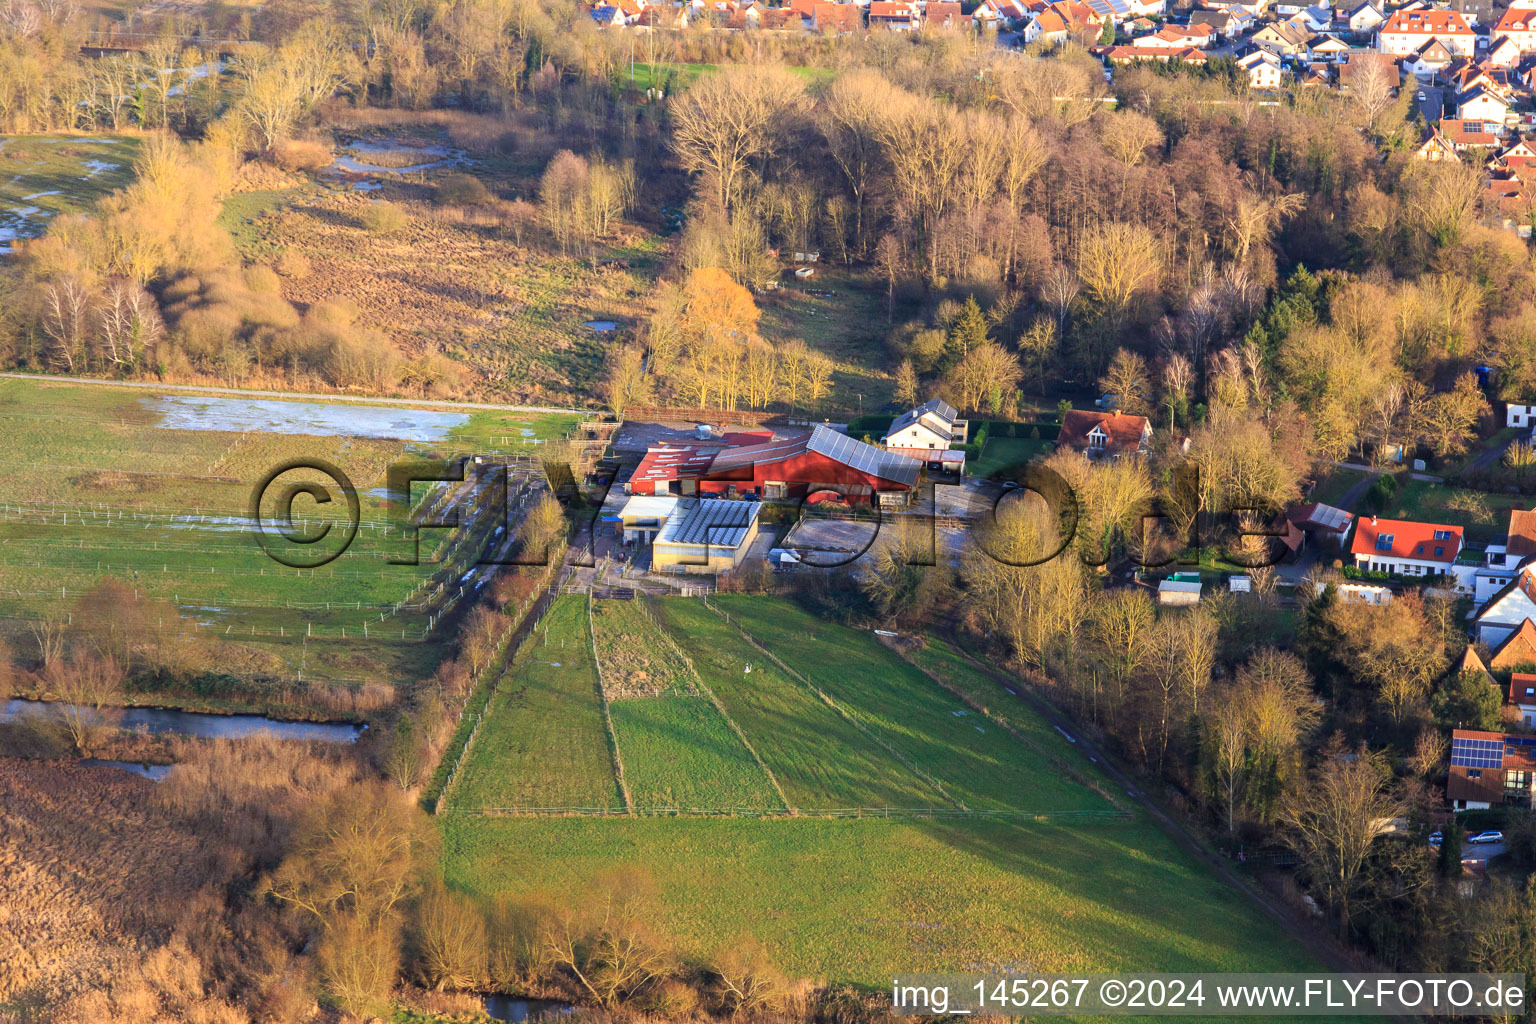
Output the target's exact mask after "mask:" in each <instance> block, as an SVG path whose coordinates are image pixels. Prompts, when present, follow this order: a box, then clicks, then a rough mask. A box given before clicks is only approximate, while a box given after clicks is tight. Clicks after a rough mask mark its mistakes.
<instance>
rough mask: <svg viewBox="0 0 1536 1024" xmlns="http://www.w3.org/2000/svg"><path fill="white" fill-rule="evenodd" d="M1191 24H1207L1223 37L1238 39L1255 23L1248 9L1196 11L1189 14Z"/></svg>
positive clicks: (1217, 34)
mask: <svg viewBox="0 0 1536 1024" xmlns="http://www.w3.org/2000/svg"><path fill="white" fill-rule="evenodd" d="M1189 23H1190V25H1205V26H1207V27H1209V28H1210V29H1211V31H1212V32H1214V33H1215V35H1216V36H1217V37H1219V38H1221V39H1226V40H1229V41H1230V40H1232V39H1236V38H1237V37H1238V36H1239V35H1242V33H1243V32H1245V31H1247V30H1248V28H1249V27H1250V26H1251V25H1252V24H1253V18H1252V17H1251V16H1250V15H1249V14H1248V12H1247V11H1242V10H1236V11H1234V10H1225V11H1195V12H1193V13H1191V14H1190V16H1189Z"/></svg>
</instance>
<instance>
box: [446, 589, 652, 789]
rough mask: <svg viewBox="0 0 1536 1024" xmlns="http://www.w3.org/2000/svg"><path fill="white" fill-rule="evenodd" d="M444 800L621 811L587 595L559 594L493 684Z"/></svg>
mask: <svg viewBox="0 0 1536 1024" xmlns="http://www.w3.org/2000/svg"><path fill="white" fill-rule="evenodd" d="M449 801H450V806H451V807H452V808H453V809H454V810H455V811H472V810H473V811H480V810H487V809H492V808H521V809H533V808H589V809H592V808H596V809H619V808H621V807H622V806H623V801H622V800H621V798H620V794H619V790H618V785H617V783H616V781H615V779H614V774H613V761H612V755H611V753H610V750H609V745H608V737H607V729H606V727H605V726H604V724H603V711H602V696H601V694H600V693H599V692H598V682H597V669H596V666H595V665H594V664H593V662H592V648H591V641H590V640H589V638H588V633H587V603H586V599H585V598H582V597H576V596H573V595H565V596H563V597H560V598H557V599H556V600H555V602H554V603H553V604H552V605H551V606H550V608H549V611H548V612H546V613H545V615H544V619H543V621H542V622H541V623H540V624H539V628H538V629H537V630H535V631H534V633H533V635H532V636H531V637H530V639H529V641H528V642H527V643H526V644H525V645H524V647H523V649H522V651H521V652H520V653H519V655H518V657H517V658H516V660H515V661H514V662H513V664H512V665H511V666H509V667H508V669H507V671H506V673H505V674H504V675H503V676H502V678H501V679H500V680H499V681H498V682H497V684H496V691H495V693H494V694H492V696H491V701H490V704H489V705H487V707H486V710H485V721H484V723H483V724H482V725H481V727H480V730H479V732H478V733H477V734H476V736H475V741H474V745H473V747H472V748H471V752H470V754H469V755H468V756H466V757H465V759H464V765H463V767H462V768H461V769H460V771H459V774H458V776H457V777H456V778H455V779H454V783H453V788H452V789H451V790H450V791H449Z"/></svg>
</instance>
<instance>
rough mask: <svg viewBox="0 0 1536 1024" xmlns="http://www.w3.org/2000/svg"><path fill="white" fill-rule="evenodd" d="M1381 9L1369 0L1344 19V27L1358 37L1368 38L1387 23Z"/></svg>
mask: <svg viewBox="0 0 1536 1024" xmlns="http://www.w3.org/2000/svg"><path fill="white" fill-rule="evenodd" d="M1386 20H1387V16H1386V15H1385V14H1383V13H1381V8H1380V7H1378V6H1376V5H1375V4H1374V3H1371V2H1369V0H1367V2H1366V3H1363V4H1361V5H1360V6H1358V7H1356V8H1354V9H1353V10H1351V11H1350V12H1349V13H1348V14H1347V15H1345V17H1344V25H1345V27H1347V28H1348V29H1349V30H1350V31H1351V32H1353V33H1354V34H1355V35H1357V36H1368V35H1370V34H1371V33H1373V32H1375V31H1376V30H1377V29H1379V28H1381V26H1382V25H1384V24H1385V23H1386Z"/></svg>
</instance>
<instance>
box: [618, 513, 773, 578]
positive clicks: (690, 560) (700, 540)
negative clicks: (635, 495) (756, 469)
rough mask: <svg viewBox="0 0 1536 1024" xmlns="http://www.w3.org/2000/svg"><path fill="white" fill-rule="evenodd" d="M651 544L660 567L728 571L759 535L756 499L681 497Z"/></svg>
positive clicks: (653, 554) (665, 568) (652, 552)
mask: <svg viewBox="0 0 1536 1024" xmlns="http://www.w3.org/2000/svg"><path fill="white" fill-rule="evenodd" d="M631 500H633V499H631ZM675 500H676V503H677V504H676V507H675V508H674V509H673V510H672V513H671V514H670V515H668V516H667V518H666V521H665V522H663V523H662V525H661V530H660V532H659V533H657V534H656V535H655V540H654V542H653V543H652V544H651V565H652V566H653V567H654V568H656V569H658V570H661V571H667V570H672V571H680V572H729V571H730V570H732V569H734V568H736V567H737V566H738V565H740V564H741V560H742V559H743V558H744V557H745V556H746V553H747V549H748V548H750V547H751V546H752V541H753V540H755V539H756V538H757V515H758V513H759V512H760V511H762V507H763V506H762V505H760V504H758V503H757V502H755V501H730V500H725V499H718V498H713V499H701V498H680V499H675Z"/></svg>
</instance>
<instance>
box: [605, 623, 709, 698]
mask: <svg viewBox="0 0 1536 1024" xmlns="http://www.w3.org/2000/svg"><path fill="white" fill-rule="evenodd" d="M592 629H593V638H594V640H595V641H596V642H597V657H598V660H599V661H600V663H601V664H602V667H603V688H604V689H605V690H606V691H607V693H608V696H609V698H610V699H612V700H619V699H621V698H625V697H637V698H645V697H658V696H662V695H669V696H693V695H695V694H697V693H698V686H697V678H696V677H695V676H694V674H693V669H691V668H690V667H689V666H688V664H687V663H686V662H685V661H684V660H683V655H682V652H681V651H680V650H678V648H677V646H676V645H675V644H674V643H673V642H672V640H671V639H670V638H669V637H668V636H667V634H666V632H665V631H664V630H663V629H662V628H661V627H660V626H659V625H658V624H657V623H656V621H655V620H654V619H653V618H652V613H651V611H650V608H649V606H648V605H647V604H646V603H645V602H643V601H594V602H592Z"/></svg>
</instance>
